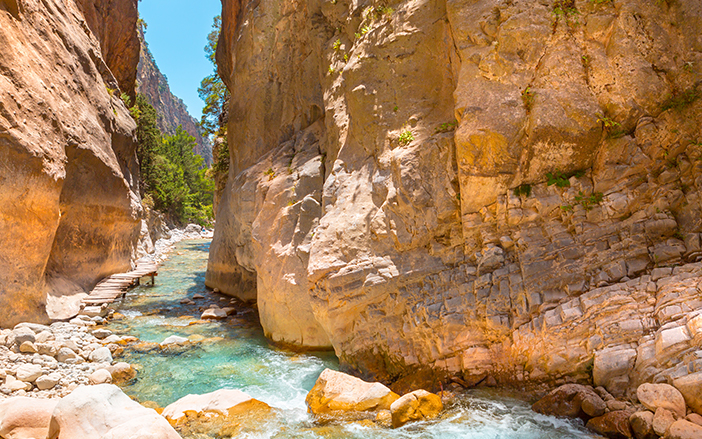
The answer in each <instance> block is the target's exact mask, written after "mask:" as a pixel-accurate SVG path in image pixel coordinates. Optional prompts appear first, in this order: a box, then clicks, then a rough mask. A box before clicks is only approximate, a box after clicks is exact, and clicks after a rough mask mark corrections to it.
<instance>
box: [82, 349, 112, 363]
mask: <svg viewBox="0 0 702 439" xmlns="http://www.w3.org/2000/svg"><path fill="white" fill-rule="evenodd" d="M88 358H89V359H90V361H92V362H93V363H112V352H110V350H109V349H108V348H106V347H101V348H97V349H95V350H94V351H92V352H91V353H90V356H89V357H88Z"/></svg>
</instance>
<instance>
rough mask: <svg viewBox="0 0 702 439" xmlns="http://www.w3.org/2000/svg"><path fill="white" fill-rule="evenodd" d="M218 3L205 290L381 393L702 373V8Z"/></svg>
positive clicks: (617, 388) (436, 1)
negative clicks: (335, 361)
mask: <svg viewBox="0 0 702 439" xmlns="http://www.w3.org/2000/svg"><path fill="white" fill-rule="evenodd" d="M223 5H224V8H223V32H222V36H221V39H220V43H219V45H218V53H217V59H218V61H219V66H220V73H221V76H222V77H223V78H224V80H225V82H226V83H227V85H228V87H229V89H230V90H231V91H232V99H231V106H230V113H229V114H230V118H229V121H230V122H229V127H228V133H229V139H228V142H229V146H230V150H231V151H230V152H231V157H232V164H231V166H230V175H229V179H228V183H227V187H226V189H225V191H224V194H223V196H222V199H221V202H220V203H219V206H218V210H217V227H216V230H215V237H214V241H213V243H212V247H211V253H210V261H209V266H208V272H207V284H208V285H209V286H210V287H213V288H218V289H219V290H220V291H222V292H225V293H228V294H231V295H235V296H238V297H239V298H241V299H244V300H257V301H258V303H259V309H260V311H261V321H262V324H263V327H264V330H265V331H266V334H267V335H268V336H269V337H270V338H271V339H273V340H275V341H279V342H284V343H290V344H295V345H298V346H306V347H324V346H331V347H333V348H334V350H335V351H336V353H337V355H338V356H339V358H340V360H341V362H342V364H343V365H344V366H345V367H347V368H350V369H355V370H356V371H359V372H361V373H363V374H364V375H366V376H374V377H376V378H378V379H381V380H383V381H385V382H392V381H397V380H403V381H405V382H410V381H412V380H415V379H419V377H420V376H422V373H423V371H426V370H429V371H430V374H429V375H431V374H435V375H439V376H441V375H451V376H454V377H457V378H459V379H460V380H462V382H464V383H465V384H469V385H470V384H476V383H478V382H481V381H482V380H484V379H486V377H488V376H491V377H494V378H496V379H497V380H498V381H500V382H513V383H518V382H549V383H552V382H554V381H556V382H559V381H563V382H565V381H566V380H585V381H587V380H591V379H593V372H594V380H595V381H596V382H597V383H598V384H602V385H604V386H606V387H607V388H608V389H610V391H612V392H615V393H621V392H626V391H627V390H630V389H632V388H635V386H636V385H637V383H640V382H643V381H645V380H649V379H652V380H669V379H671V377H672V376H673V375H671V374H673V373H678V372H674V371H677V370H678V369H677V368H680V370H682V369H683V366H682V364H683V363H685V364H686V365H687V366H688V367H689V364H690V362H694V361H695V359H694V358H693V357H694V355H695V354H694V353H695V352H697V349H698V348H699V343H696V342H695V341H694V340H696V339H695V336H694V334H693V333H692V332H690V331H691V330H690V328H689V327H688V323H689V322H691V321H692V320H693V319H694V318H695V314H693V311H695V310H696V309H698V308H699V305H698V304H697V302H698V301H699V300H701V299H702V293H700V291H699V290H698V289H697V287H696V285H697V283H696V282H699V280H695V279H699V266H698V265H697V264H693V265H682V266H681V264H685V263H687V262H695V261H697V260H698V259H699V258H700V256H702V246H701V243H700V229H701V221H702V220H701V219H700V218H702V216H701V215H700V213H701V212H702V203H701V200H700V195H701V192H700V190H701V189H702V161H701V159H702V146H701V145H702V143H701V142H702V133H701V132H700V126H699V123H698V121H699V120H700V117H701V116H702V101H701V100H699V99H698V97H699V96H700V93H701V92H702V90H701V89H700V88H699V84H700V80H702V73H701V72H702V71H701V70H700V68H699V65H700V63H702V41H701V40H700V39H699V38H698V37H697V35H699V29H700V27H702V8H701V7H700V5H699V4H691V3H689V2H685V3H684V4H683V3H682V2H649V1H643V0H636V1H630V2H617V1H615V2H590V1H585V0H576V1H558V2H540V3H538V2H537V3H534V2H531V1H526V0H514V1H509V2H503V1H497V0H480V1H476V2H460V1H459V2H456V1H443V0H416V1H414V0H413V1H405V2H399V3H397V2H394V3H391V4H386V3H377V2H376V3H372V2H361V3H358V2H348V1H346V0H335V1H325V2H305V1H304V0H303V1H302V2H296V3H291V2H272V1H266V0H264V1H261V2H256V3H240V2H238V1H236V0H224V1H223ZM674 266H677V268H672V267H674ZM661 270H663V271H661ZM676 328H678V329H676ZM680 328H682V329H680ZM671 330H673V332H669V331H671ZM676 331H677V332H676ZM678 332H679V333H678ZM669 334H670V337H672V338H669ZM683 346H684V350H685V352H689V353H690V358H689V359H687V358H688V357H686V356H685V357H679V356H676V355H674V354H670V352H673V351H676V352H678V349H683ZM613 352H616V354H613ZM680 352H682V351H680ZM683 358H685V359H687V360H683V361H682V362H681V360H682V359H683ZM426 376H428V375H425V378H424V379H426Z"/></svg>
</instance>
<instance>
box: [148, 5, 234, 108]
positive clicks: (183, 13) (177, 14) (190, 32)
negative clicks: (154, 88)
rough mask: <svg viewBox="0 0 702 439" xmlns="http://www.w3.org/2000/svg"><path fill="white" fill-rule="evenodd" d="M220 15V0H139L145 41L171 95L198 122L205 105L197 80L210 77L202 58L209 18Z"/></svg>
mask: <svg viewBox="0 0 702 439" xmlns="http://www.w3.org/2000/svg"><path fill="white" fill-rule="evenodd" d="M221 12H222V3H221V2H220V0H198V1H197V2H193V1H192V0H187V1H186V0H140V1H139V15H140V17H141V18H143V19H144V21H146V24H147V25H148V28H147V30H146V42H147V43H149V49H151V53H152V54H153V55H154V58H155V59H156V64H157V65H158V67H159V69H160V70H161V72H163V74H164V75H166V77H168V84H169V85H170V87H171V92H172V93H173V94H174V95H176V96H178V97H179V98H181V99H183V102H185V105H187V106H188V111H189V112H190V114H192V115H193V117H194V118H195V119H197V120H198V121H199V120H200V115H201V113H202V107H203V105H204V103H203V102H202V100H201V99H200V97H199V96H198V95H197V88H198V87H199V86H200V81H201V80H202V78H204V77H205V76H207V75H210V74H212V71H213V66H212V64H211V63H210V62H209V61H208V60H207V58H205V51H204V47H205V44H206V43H207V34H208V33H210V30H211V29H212V19H213V18H214V17H215V16H216V15H220V14H221Z"/></svg>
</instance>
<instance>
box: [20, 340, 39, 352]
mask: <svg viewBox="0 0 702 439" xmlns="http://www.w3.org/2000/svg"><path fill="white" fill-rule="evenodd" d="M19 351H20V352H22V353H24V354H35V353H37V352H38V350H37V347H36V346H35V345H34V343H32V342H31V341H24V342H22V344H21V345H20V347H19Z"/></svg>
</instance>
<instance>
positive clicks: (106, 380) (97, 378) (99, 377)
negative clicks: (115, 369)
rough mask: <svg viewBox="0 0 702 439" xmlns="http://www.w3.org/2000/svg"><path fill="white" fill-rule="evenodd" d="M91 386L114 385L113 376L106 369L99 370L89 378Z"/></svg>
mask: <svg viewBox="0 0 702 439" xmlns="http://www.w3.org/2000/svg"><path fill="white" fill-rule="evenodd" d="M88 381H89V382H90V384H93V385H95V384H110V383H112V374H111V373H110V371H108V370H105V369H98V370H96V371H95V372H93V373H91V374H90V376H89V377H88Z"/></svg>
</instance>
